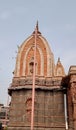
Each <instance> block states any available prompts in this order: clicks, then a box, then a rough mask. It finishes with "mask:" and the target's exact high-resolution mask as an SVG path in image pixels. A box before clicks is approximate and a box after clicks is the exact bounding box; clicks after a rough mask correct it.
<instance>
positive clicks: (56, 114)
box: [9, 89, 65, 130]
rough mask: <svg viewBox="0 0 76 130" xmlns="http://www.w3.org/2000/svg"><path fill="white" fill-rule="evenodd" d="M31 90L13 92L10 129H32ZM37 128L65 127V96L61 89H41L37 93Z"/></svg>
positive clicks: (35, 120) (57, 129)
mask: <svg viewBox="0 0 76 130" xmlns="http://www.w3.org/2000/svg"><path fill="white" fill-rule="evenodd" d="M31 101H32V98H31V90H30V89H29V90H27V89H25V90H17V91H13V92H12V101H11V107H10V123H9V126H10V127H9V130H19V129H20V130H21V129H22V130H23V129H26V130H30V123H31ZM34 126H35V127H36V128H34V129H35V130H38V129H39V130H41V129H42V130H44V129H45V130H50V129H52V130H53V129H54V130H55V129H56V130H60V129H63V130H64V129H65V117H64V97H63V92H62V91H60V90H55V91H54V90H50V91H49V90H40V89H36V93H35V113H34Z"/></svg>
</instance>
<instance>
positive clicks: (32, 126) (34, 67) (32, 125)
mask: <svg viewBox="0 0 76 130" xmlns="http://www.w3.org/2000/svg"><path fill="white" fill-rule="evenodd" d="M36 42H37V26H36V28H35V44H34V66H33V86H32V112H31V130H34V103H35V74H36Z"/></svg>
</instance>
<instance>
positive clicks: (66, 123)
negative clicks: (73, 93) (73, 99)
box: [64, 94, 68, 130]
mask: <svg viewBox="0 0 76 130" xmlns="http://www.w3.org/2000/svg"><path fill="white" fill-rule="evenodd" d="M64 112H65V127H66V130H68V120H67V117H68V116H67V100H66V94H64Z"/></svg>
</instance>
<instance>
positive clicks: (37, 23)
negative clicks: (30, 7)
mask: <svg viewBox="0 0 76 130" xmlns="http://www.w3.org/2000/svg"><path fill="white" fill-rule="evenodd" d="M36 29H37V32H38V31H39V27H38V20H37V23H36Z"/></svg>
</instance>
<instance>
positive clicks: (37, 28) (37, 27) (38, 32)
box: [33, 20, 41, 35]
mask: <svg viewBox="0 0 76 130" xmlns="http://www.w3.org/2000/svg"><path fill="white" fill-rule="evenodd" d="M35 29H36V31H37V34H38V35H41V32H40V31H39V26H38V20H37V23H36V27H35ZM33 34H35V31H34V32H33Z"/></svg>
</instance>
